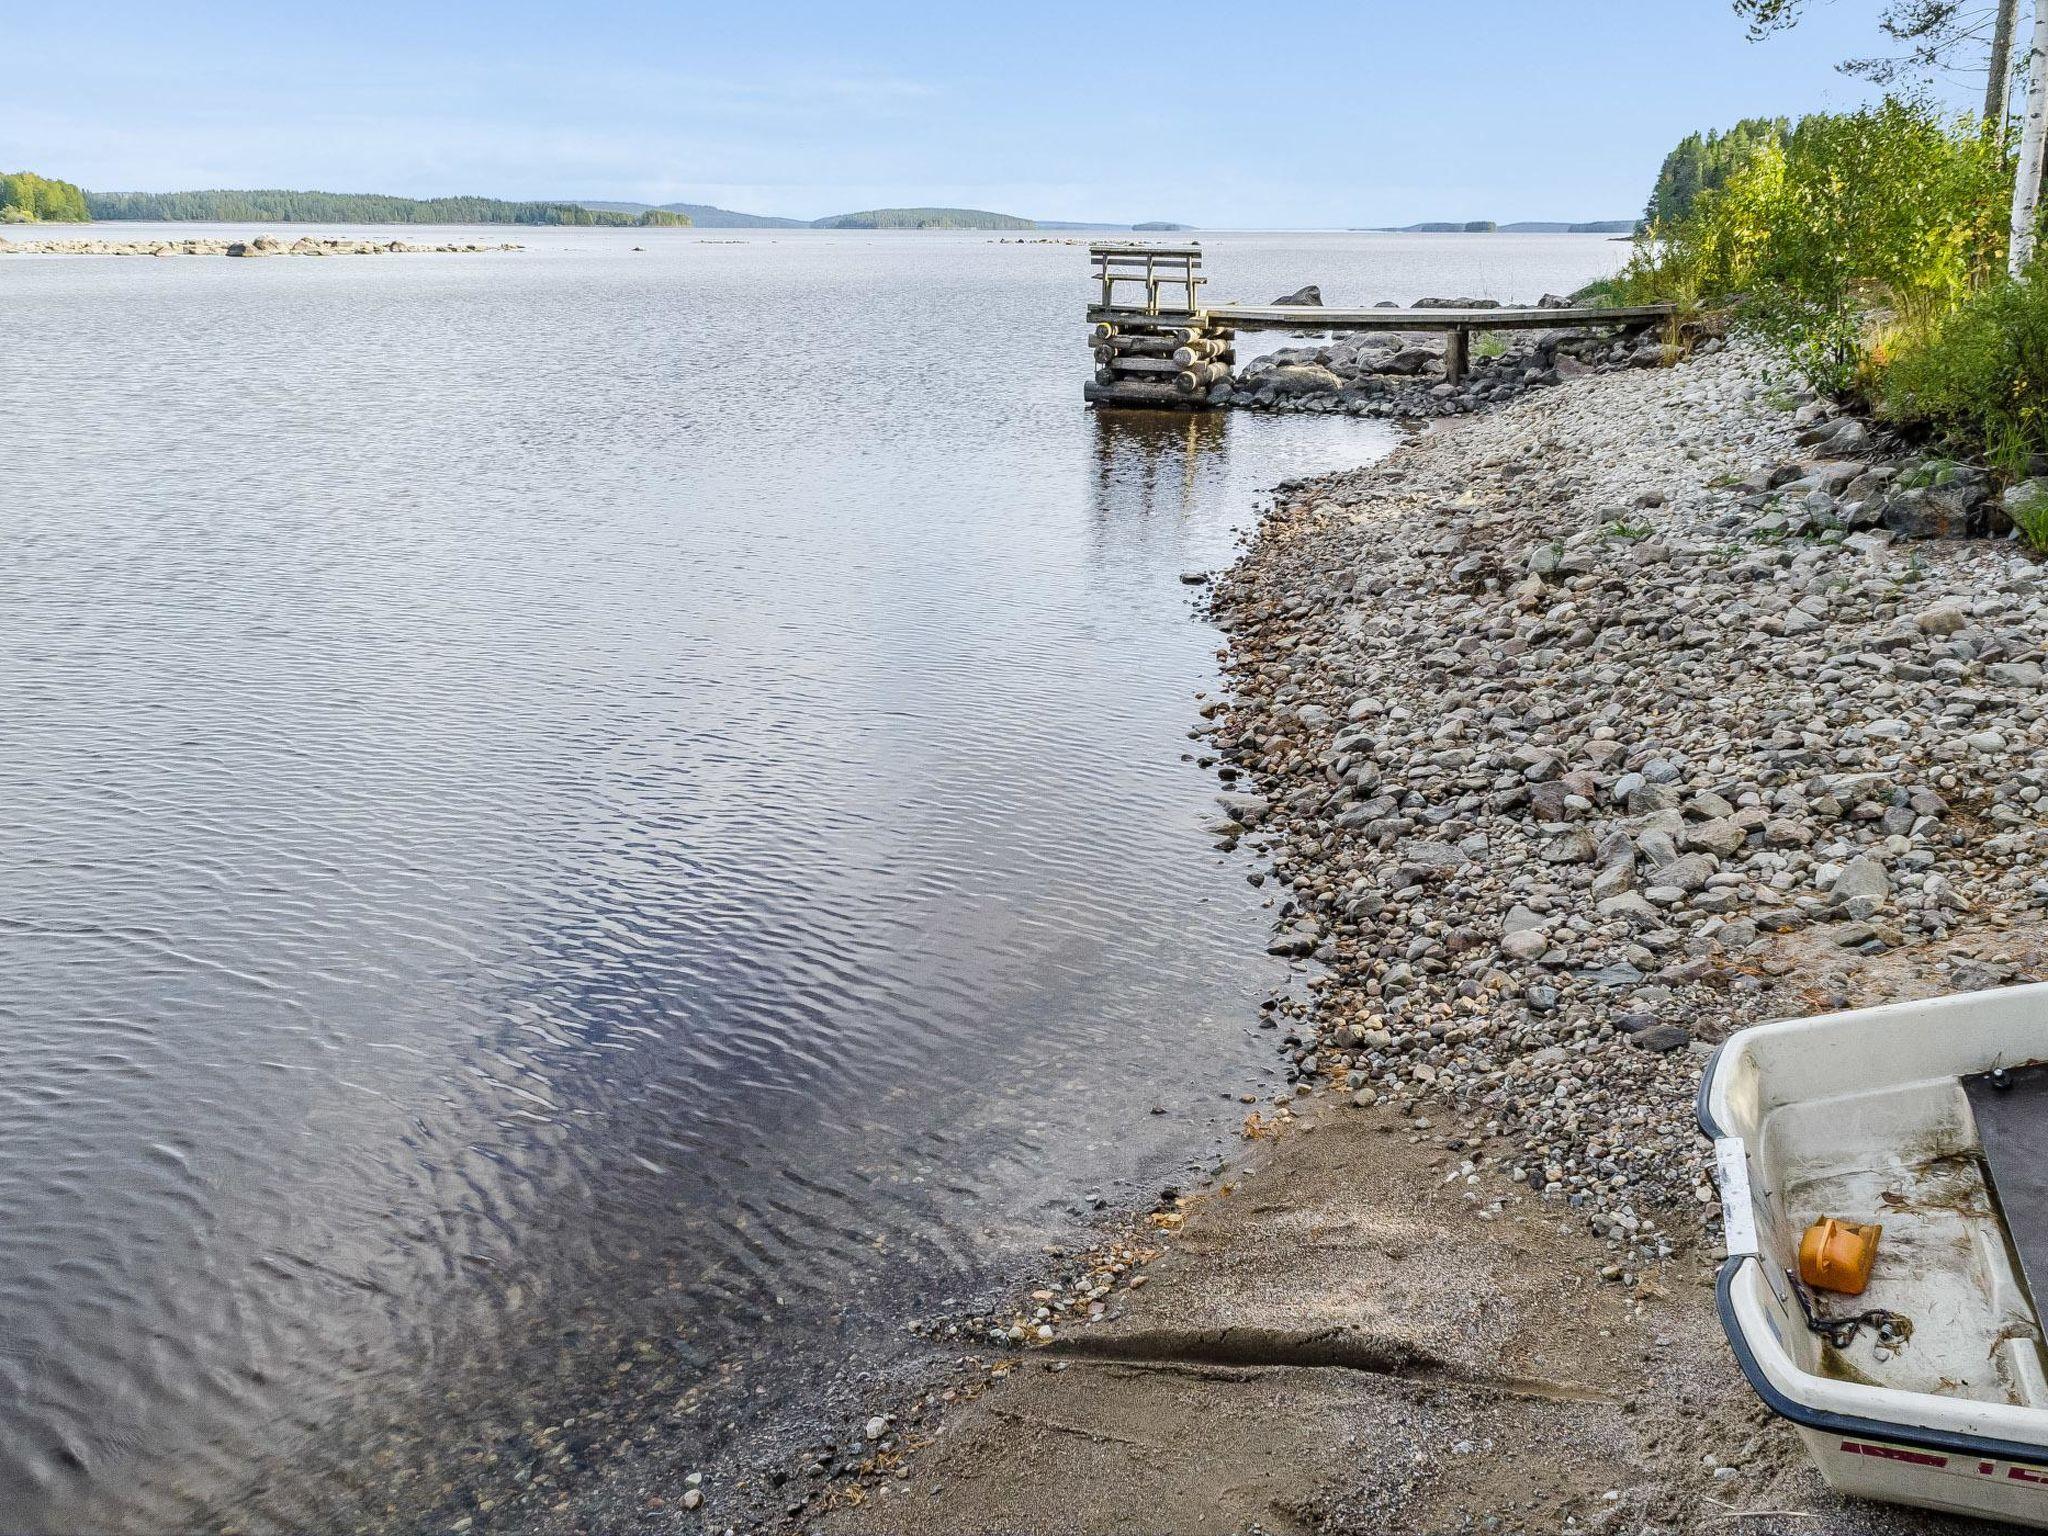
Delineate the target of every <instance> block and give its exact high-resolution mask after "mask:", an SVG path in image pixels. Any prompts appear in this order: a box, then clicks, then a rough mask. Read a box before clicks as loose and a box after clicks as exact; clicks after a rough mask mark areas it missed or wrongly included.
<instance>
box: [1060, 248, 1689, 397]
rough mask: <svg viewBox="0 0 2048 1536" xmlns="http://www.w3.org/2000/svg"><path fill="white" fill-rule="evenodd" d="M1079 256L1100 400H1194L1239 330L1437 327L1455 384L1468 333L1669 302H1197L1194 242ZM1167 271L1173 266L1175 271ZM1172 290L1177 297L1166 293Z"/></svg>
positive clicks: (1649, 319)
mask: <svg viewBox="0 0 2048 1536" xmlns="http://www.w3.org/2000/svg"><path fill="white" fill-rule="evenodd" d="M1089 254H1090V255H1091V256H1092V257H1093V258H1094V260H1095V264H1096V279H1097V281H1098V282H1100V283H1101V285H1102V286H1101V293H1100V296H1099V298H1098V299H1097V302H1095V303H1094V304H1091V305H1090V306H1089V308H1088V323H1089V327H1090V337H1091V344H1092V345H1093V347H1094V348H1095V361H1096V364H1097V372H1096V378H1095V382H1094V383H1091V384H1090V385H1089V386H1088V387H1087V389H1086V390H1085V391H1084V394H1085V396H1086V398H1087V399H1089V400H1091V401H1097V402H1100V403H1102V404H1105V405H1108V404H1124V405H1165V406H1176V405H1177V406H1181V407H1191V408H1197V409H1199V408H1201V407H1202V406H1204V405H1208V404H1213V403H1215V402H1213V401H1211V400H1209V398H1208V396H1209V394H1210V393H1211V392H1212V391H1214V390H1215V387H1216V386H1217V385H1218V384H1221V383H1228V382H1229V379H1230V367H1231V365H1232V364H1233V363H1235V362H1236V360H1237V359H1236V353H1235V349H1234V347H1233V346H1232V343H1233V342H1234V340H1235V338H1236V335H1237V332H1238V331H1239V330H1240V329H1248V330H1293V331H1415V332H1420V331H1442V332H1443V333H1444V335H1445V346H1444V378H1445V379H1446V381H1447V382H1449V383H1452V384H1456V383H1458V382H1460V381H1461V380H1462V379H1463V378H1464V377H1465V372H1466V369H1467V368H1468V367H1469V365H1470V360H1471V344H1472V333H1473V332H1474V331H1530V330H1544V331H1547V330H1572V329H1576V328H1578V327H1581V326H1614V327H1616V328H1618V329H1621V330H1640V329H1642V328H1644V327H1646V326H1651V325H1656V324H1658V323H1659V322H1661V321H1665V320H1668V319H1670V318H1671V316H1672V314H1673V313H1674V309H1673V307H1672V306H1671V305H1669V304H1629V305H1580V306H1574V307H1569V308H1564V307H1558V308H1542V307H1535V308H1514V309H1508V308H1502V309H1453V308H1439V307H1435V306H1430V307H1425V308H1419V309H1415V308H1392V307H1380V308H1374V309H1326V308H1324V307H1322V306H1320V305H1315V304H1211V305H1198V302H1197V299H1196V291H1197V289H1198V287H1199V286H1200V285H1201V284H1202V283H1204V282H1206V281H1207V279H1205V278H1203V277H1201V276H1200V275H1199V273H1200V269H1201V247H1200V246H1199V245H1175V246H1144V245H1107V244H1105V245H1094V246H1090V247H1089ZM1176 269H1177V270H1176ZM1120 283H1138V284H1141V285H1143V287H1144V288H1145V291H1146V296H1145V301H1144V302H1143V303H1142V304H1138V303H1119V302H1118V297H1119V296H1118V295H1117V293H1116V286H1117V285H1118V284H1120ZM1167 287H1170V288H1175V289H1178V290H1180V294H1184V295H1185V298H1184V300H1183V302H1182V304H1181V305H1180V306H1167V305H1162V304H1161V302H1160V290H1161V289H1162V288H1167ZM1176 296H1179V295H1176Z"/></svg>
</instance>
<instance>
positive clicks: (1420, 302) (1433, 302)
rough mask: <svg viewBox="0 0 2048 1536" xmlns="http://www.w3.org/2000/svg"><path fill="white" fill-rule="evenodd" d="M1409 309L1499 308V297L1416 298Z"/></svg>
mask: <svg viewBox="0 0 2048 1536" xmlns="http://www.w3.org/2000/svg"><path fill="white" fill-rule="evenodd" d="M1409 307H1410V308H1411V309H1499V308H1500V300H1499V299H1417V300H1416V301H1415V302H1414V303H1413V304H1412V305H1410V306H1409Z"/></svg>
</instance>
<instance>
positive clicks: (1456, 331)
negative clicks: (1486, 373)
mask: <svg viewBox="0 0 2048 1536" xmlns="http://www.w3.org/2000/svg"><path fill="white" fill-rule="evenodd" d="M1471 357H1472V332H1471V331H1470V330H1469V329H1468V328H1466V327H1465V326H1462V325H1459V326H1453V327H1452V328H1451V330H1450V333H1449V334H1448V335H1446V336H1445V337H1444V382H1445V383H1447V384H1462V383H1464V382H1465V370H1466V368H1467V367H1469V366H1470V364H1471Z"/></svg>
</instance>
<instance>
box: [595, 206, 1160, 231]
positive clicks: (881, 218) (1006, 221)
mask: <svg viewBox="0 0 2048 1536" xmlns="http://www.w3.org/2000/svg"><path fill="white" fill-rule="evenodd" d="M573 201H575V202H576V203H577V204H578V205H579V206H580V207H584V208H594V209H601V210H603V211H604V212H607V213H641V212H653V213H682V214H687V215H688V216H689V219H690V222H691V224H693V225H694V226H695V227H697V228H698V229H1009V230H1017V229H1040V230H1043V229H1116V230H1126V229H1127V230H1133V231H1137V232H1139V233H1143V234H1158V233H1163V232H1167V231H1172V230H1183V229H1189V228H1191V227H1192V226H1191V225H1187V224H1169V223H1166V222H1163V221H1159V220H1154V221H1151V222H1148V223H1144V224H1113V223H1090V222H1088V221H1086V220H1072V219H1027V218H1024V217H1023V216H1022V215H1020V214H1014V213H990V212H989V211H988V210H986V209H983V208H869V209H865V210H863V211H861V212H859V213H833V214H827V215H826V216H825V217H824V218H822V219H785V218H779V217H776V216H774V215H772V214H763V213H738V212H735V211H734V210H733V209H731V208H717V207H713V206H712V205H711V204H709V203H660V204H654V203H622V202H600V201H597V200H595V199H591V198H576V199H573Z"/></svg>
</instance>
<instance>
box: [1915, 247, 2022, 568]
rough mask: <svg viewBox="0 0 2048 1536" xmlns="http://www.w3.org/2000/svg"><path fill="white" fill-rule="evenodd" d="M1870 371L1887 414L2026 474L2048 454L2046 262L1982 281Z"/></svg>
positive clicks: (2012, 474)
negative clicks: (2015, 275) (2009, 275)
mask: <svg viewBox="0 0 2048 1536" xmlns="http://www.w3.org/2000/svg"><path fill="white" fill-rule="evenodd" d="M1874 371H1875V372H1876V373H1877V374H1878V376H1879V380H1880V388H1881V391H1882V395H1881V404H1882V408H1883V410H1884V412H1885V414H1886V415H1887V416H1889V417H1891V418H1893V419H1894V420H1897V421H1900V422H1902V423H1911V424H1917V425H1921V426H1924V427H1927V428H1929V429H1931V430H1932V431H1934V432H1936V433H1938V434H1940V435H1941V436H1943V437H1945V438H1947V439H1948V440H1949V441H1951V442H1954V443H1958V444H1967V445H1971V446H1973V447H1975V448H1976V449H1977V450H1978V451H1979V452H1981V453H1982V455H1983V456H1984V457H1985V458H1986V459H1987V460H1988V461H1989V462H1990V463H1991V464H1992V465H1994V466H1995V467H1997V468H1998V469H1999V470H2000V471H2002V472H2003V473H2004V474H2006V475H2008V476H2010V477H2012V478H2014V479H2018V478H2020V477H2021V476H2024V475H2027V474H2029V473H2032V472H2033V471H2034V470H2035V468H2036V467H2037V462H2036V461H2037V460H2038V459H2039V458H2040V457H2041V456H2044V455H2048V264H2044V263H2043V262H2042V261H2038V260H2037V261H2036V262H2034V264H2033V265H2032V266H2030V267H2029V268H2028V269H2027V271H2026V274H2025V276H2023V277H2021V278H2019V279H2017V280H2014V279H1999V280H1997V281H1994V282H1991V283H1987V284H1986V285H1985V286H1984V287H1982V288H1980V289H1979V290H1978V291H1977V292H1976V293H1974V294H1972V295H1970V296H1969V297H1968V298H1967V299H1965V300H1964V301H1963V302H1962V303H1960V304H1958V305H1957V306H1956V307H1955V308H1954V309H1952V310H1951V311H1949V312H1948V313H1947V314H1945V315H1943V316H1941V317H1940V318H1939V319H1937V320H1935V321H1933V322H1931V323H1930V324H1928V325H1926V326H1925V327H1924V328H1922V329H1920V330H1918V331H1914V332H1909V333H1907V334H1906V335H1904V336H1903V337H1902V338H1900V340H1899V341H1898V342H1897V344H1896V347H1895V350H1891V351H1885V352H1881V353H1880V356H1879V359H1878V361H1877V362H1876V365H1875V369H1874ZM2044 532H2048V530H2044Z"/></svg>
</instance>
